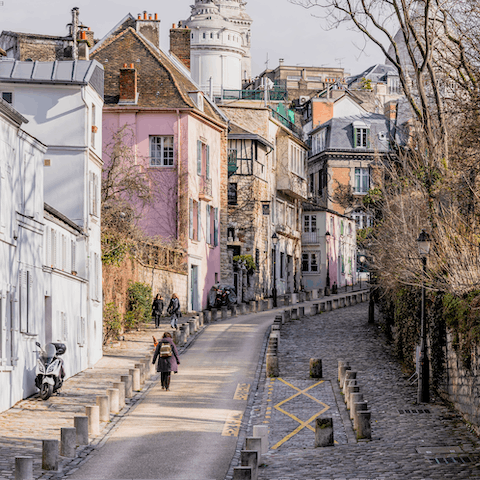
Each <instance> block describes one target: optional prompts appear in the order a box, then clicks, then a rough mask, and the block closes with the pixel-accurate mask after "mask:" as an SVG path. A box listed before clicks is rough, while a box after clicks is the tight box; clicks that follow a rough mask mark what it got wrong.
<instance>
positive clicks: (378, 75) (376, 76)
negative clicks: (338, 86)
mask: <svg viewBox="0 0 480 480" xmlns="http://www.w3.org/2000/svg"><path fill="white" fill-rule="evenodd" d="M388 75H398V72H397V70H396V69H395V68H394V67H392V66H391V65H384V64H382V63H378V64H376V65H372V66H371V67H369V68H367V69H366V70H365V71H363V72H362V73H360V74H358V75H352V76H351V77H348V79H347V84H348V86H349V87H350V86H351V85H352V84H354V83H355V82H356V81H358V80H360V79H362V78H366V79H368V80H372V81H373V82H375V83H379V82H383V83H386V82H387V76H388Z"/></svg>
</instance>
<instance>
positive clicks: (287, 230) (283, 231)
mask: <svg viewBox="0 0 480 480" xmlns="http://www.w3.org/2000/svg"><path fill="white" fill-rule="evenodd" d="M275 231H276V232H277V233H278V234H280V235H283V236H284V237H288V238H293V239H296V240H299V239H300V232H298V231H297V230H294V229H293V228H292V227H290V226H288V225H286V224H284V223H279V224H277V226H276V227H275Z"/></svg>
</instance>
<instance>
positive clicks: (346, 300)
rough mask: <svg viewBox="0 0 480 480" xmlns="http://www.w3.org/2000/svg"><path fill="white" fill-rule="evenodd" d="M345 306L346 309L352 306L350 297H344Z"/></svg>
mask: <svg viewBox="0 0 480 480" xmlns="http://www.w3.org/2000/svg"><path fill="white" fill-rule="evenodd" d="M345 304H346V306H347V307H349V306H350V305H351V304H352V296H351V295H348V296H347V297H345Z"/></svg>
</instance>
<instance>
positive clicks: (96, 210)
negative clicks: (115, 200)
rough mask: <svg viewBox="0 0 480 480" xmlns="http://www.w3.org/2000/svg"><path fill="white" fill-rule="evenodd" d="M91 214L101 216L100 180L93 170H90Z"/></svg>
mask: <svg viewBox="0 0 480 480" xmlns="http://www.w3.org/2000/svg"><path fill="white" fill-rule="evenodd" d="M90 215H95V216H96V217H98V216H100V192H99V181H98V175H97V174H95V173H93V172H90Z"/></svg>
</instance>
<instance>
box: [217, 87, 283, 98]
mask: <svg viewBox="0 0 480 480" xmlns="http://www.w3.org/2000/svg"><path fill="white" fill-rule="evenodd" d="M268 98H269V100H272V101H284V100H286V99H287V90H286V89H284V88H281V87H279V88H273V89H272V90H269V91H268ZM264 99H265V91H264V90H263V89H262V90H224V91H223V95H222V100H264Z"/></svg>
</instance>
